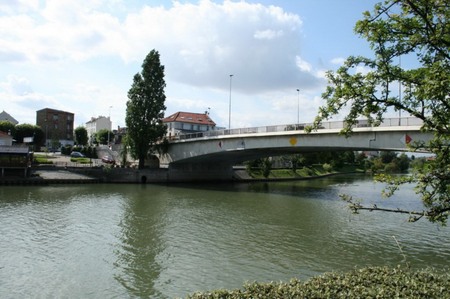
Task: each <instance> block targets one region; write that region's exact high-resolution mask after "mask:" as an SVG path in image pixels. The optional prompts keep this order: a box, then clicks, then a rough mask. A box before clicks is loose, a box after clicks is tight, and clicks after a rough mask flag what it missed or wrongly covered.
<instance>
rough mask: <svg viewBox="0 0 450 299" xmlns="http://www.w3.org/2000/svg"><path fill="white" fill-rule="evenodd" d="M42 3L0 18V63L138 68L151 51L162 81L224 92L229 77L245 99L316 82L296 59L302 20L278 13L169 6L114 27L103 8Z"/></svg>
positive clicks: (247, 7)
mask: <svg viewBox="0 0 450 299" xmlns="http://www.w3.org/2000/svg"><path fill="white" fill-rule="evenodd" d="M44 3H45V4H44V5H43V6H42V7H41V8H39V7H38V5H37V4H35V5H33V7H32V8H33V9H34V10H36V13H34V14H29V15H27V16H25V15H20V14H18V15H15V16H11V17H6V18H5V17H3V18H1V19H0V25H3V26H1V27H2V28H9V29H8V31H6V29H3V30H1V29H0V33H1V36H2V38H0V46H2V48H3V49H6V50H3V51H2V52H3V53H2V52H0V59H2V60H5V59H8V58H9V59H12V58H14V57H15V58H16V60H24V58H25V57H26V59H27V60H28V61H32V62H34V63H46V62H51V61H61V60H64V61H66V60H69V61H70V60H71V61H74V62H80V61H85V60H89V59H93V58H96V57H102V56H106V55H112V56H119V57H121V58H122V59H123V60H124V61H126V62H140V61H142V60H143V58H144V57H145V55H146V54H147V53H148V52H149V51H150V50H151V49H153V48H155V49H156V50H158V51H159V52H160V54H161V60H162V62H163V64H165V65H166V76H168V77H169V78H170V79H173V80H176V81H179V82H182V83H187V84H193V85H197V86H204V87H214V88H222V87H223V85H224V82H225V81H226V78H227V76H228V75H229V74H231V73H233V74H235V75H236V80H239V82H240V83H239V84H237V85H236V88H237V89H238V90H240V91H242V92H247V93H258V92H263V91H265V90H270V89H280V88H281V89H282V88H287V87H292V86H294V85H296V86H297V85H305V86H306V85H308V86H317V85H318V84H319V83H320V79H319V78H317V76H316V75H315V74H314V73H313V72H312V69H311V66H310V65H309V64H308V63H307V62H305V61H303V60H301V58H300V57H299V56H298V51H299V48H300V41H299V36H300V28H301V25H302V22H301V20H300V18H299V17H298V16H297V15H293V14H289V13H287V12H285V11H283V9H281V8H279V7H274V6H268V7H266V6H263V5H261V4H250V3H247V2H244V1H242V2H232V1H225V2H223V3H222V4H217V3H213V2H212V1H210V0H203V1H200V2H198V4H182V3H180V2H174V3H173V6H172V7H170V8H164V7H150V6H144V7H142V8H141V9H140V10H138V11H135V12H130V13H128V14H127V15H126V17H124V18H123V20H120V19H119V18H118V17H116V16H114V15H111V14H110V13H108V12H107V11H104V10H102V9H103V6H104V5H106V3H107V1H106V2H105V1H101V0H97V1H81V0H65V1H61V0H47V1H46V2H44ZM37 9H39V10H37ZM13 24H15V25H14V26H13ZM17 24H19V25H17ZM299 61H300V62H301V63H300V64H299ZM296 65H297V66H298V67H300V69H299V68H297V67H296Z"/></svg>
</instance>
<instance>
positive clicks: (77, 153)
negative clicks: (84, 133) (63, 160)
mask: <svg viewBox="0 0 450 299" xmlns="http://www.w3.org/2000/svg"><path fill="white" fill-rule="evenodd" d="M70 156H71V157H72V158H84V157H85V156H84V155H83V154H82V153H80V152H72V153H70Z"/></svg>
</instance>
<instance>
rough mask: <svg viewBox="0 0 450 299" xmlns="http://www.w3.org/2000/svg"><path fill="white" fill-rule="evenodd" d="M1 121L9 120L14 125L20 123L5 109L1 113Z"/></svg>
mask: <svg viewBox="0 0 450 299" xmlns="http://www.w3.org/2000/svg"><path fill="white" fill-rule="evenodd" d="M0 121H9V122H10V123H12V124H13V125H17V124H18V123H19V122H18V121H17V120H16V119H15V118H14V117H12V116H11V115H9V114H8V113H7V112H5V110H3V112H2V113H0Z"/></svg>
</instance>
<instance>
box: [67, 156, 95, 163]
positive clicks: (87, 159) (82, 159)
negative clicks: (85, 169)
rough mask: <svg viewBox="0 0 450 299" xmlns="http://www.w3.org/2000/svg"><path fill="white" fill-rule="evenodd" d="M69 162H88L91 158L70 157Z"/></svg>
mask: <svg viewBox="0 0 450 299" xmlns="http://www.w3.org/2000/svg"><path fill="white" fill-rule="evenodd" d="M70 162H74V163H80V164H89V163H91V160H90V159H89V158H73V157H72V158H70Z"/></svg>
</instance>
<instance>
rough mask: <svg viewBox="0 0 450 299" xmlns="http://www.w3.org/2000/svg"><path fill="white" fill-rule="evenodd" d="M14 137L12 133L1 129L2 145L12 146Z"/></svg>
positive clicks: (0, 139) (0, 143)
mask: <svg viewBox="0 0 450 299" xmlns="http://www.w3.org/2000/svg"><path fill="white" fill-rule="evenodd" d="M12 144H13V138H12V136H11V135H10V134H8V133H6V132H2V131H0V146H5V145H6V146H11V145H12Z"/></svg>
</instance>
